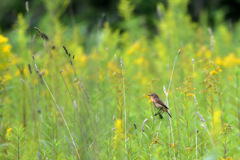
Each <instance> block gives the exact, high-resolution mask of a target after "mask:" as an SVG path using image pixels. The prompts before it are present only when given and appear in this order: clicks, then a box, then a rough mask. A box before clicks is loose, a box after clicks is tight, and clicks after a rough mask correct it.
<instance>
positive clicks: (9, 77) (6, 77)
mask: <svg viewBox="0 0 240 160" xmlns="http://www.w3.org/2000/svg"><path fill="white" fill-rule="evenodd" d="M4 79H5V80H6V81H8V80H12V76H11V75H10V74H6V75H4Z"/></svg>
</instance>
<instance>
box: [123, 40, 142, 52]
mask: <svg viewBox="0 0 240 160" xmlns="http://www.w3.org/2000/svg"><path fill="white" fill-rule="evenodd" d="M145 51H146V48H144V47H142V42H141V41H137V42H135V43H134V44H133V45H131V46H130V47H129V49H128V50H127V54H128V55H132V54H134V53H139V52H145Z"/></svg>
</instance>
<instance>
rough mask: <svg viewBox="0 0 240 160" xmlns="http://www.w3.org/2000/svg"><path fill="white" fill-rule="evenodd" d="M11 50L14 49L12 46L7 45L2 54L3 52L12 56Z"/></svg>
mask: <svg viewBox="0 0 240 160" xmlns="http://www.w3.org/2000/svg"><path fill="white" fill-rule="evenodd" d="M11 48H12V46H11V45H10V44H6V45H5V46H4V47H3V48H2V52H3V53H6V54H10V52H11Z"/></svg>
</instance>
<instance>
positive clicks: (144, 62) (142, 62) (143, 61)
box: [134, 57, 148, 66]
mask: <svg viewBox="0 0 240 160" xmlns="http://www.w3.org/2000/svg"><path fill="white" fill-rule="evenodd" d="M134 63H135V64H137V65H141V66H142V65H144V66H146V65H148V61H147V60H146V59H145V58H144V57H139V58H138V59H136V60H134Z"/></svg>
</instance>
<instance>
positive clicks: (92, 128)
mask: <svg viewBox="0 0 240 160" xmlns="http://www.w3.org/2000/svg"><path fill="white" fill-rule="evenodd" d="M59 2H61V3H57V4H53V2H52V1H43V3H44V5H45V7H46V9H47V10H46V15H45V16H44V17H42V18H41V21H40V22H39V23H38V24H39V25H38V26H35V28H34V27H30V24H31V22H30V21H31V8H30V11H29V12H27V13H28V14H26V15H22V14H19V16H18V19H17V21H16V23H15V25H14V26H13V28H12V30H11V31H10V32H8V33H0V159H4V160H5V159H6V160H7V159H39V160H41V159H66V160H67V159H111V160H112V159H182V160H185V159H206V160H208V159H209V160H210V159H214V160H215V159H234V160H235V159H240V93H239V91H240V87H239V82H240V75H239V74H240V42H239V40H240V39H239V37H240V22H239V23H236V24H234V25H233V26H232V24H230V23H229V22H224V21H223V15H222V13H221V12H218V13H216V19H215V22H216V24H217V25H216V26H215V27H214V28H210V27H208V26H207V22H206V21H207V16H208V15H207V13H203V14H202V15H201V19H200V22H199V23H194V22H192V21H191V18H190V16H189V15H188V14H187V11H186V8H187V0H184V1H180V0H179V1H174V0H169V2H168V8H164V7H163V5H162V4H159V5H158V6H156V8H157V9H156V12H157V14H158V17H159V18H158V19H155V24H156V26H157V31H149V30H148V29H147V28H146V27H145V23H146V20H145V19H144V18H142V17H135V16H134V14H133V10H134V6H133V5H132V4H131V3H130V2H129V1H128V0H121V1H120V3H119V6H118V10H119V15H120V16H121V18H122V20H121V26H122V28H121V30H120V29H117V28H112V27H111V25H110V24H109V23H108V22H107V21H105V20H103V19H104V18H103V17H100V18H99V21H98V22H96V27H95V29H93V31H92V32H91V34H89V33H88V32H86V30H87V27H86V24H85V23H84V22H77V21H73V20H69V21H70V22H69V23H70V24H69V25H64V24H62V23H61V22H60V21H59V17H60V16H61V14H62V13H63V11H64V9H66V6H67V3H69V1H66V0H59ZM63 2H66V3H63ZM62 4H63V5H62ZM72 18H74V17H72ZM153 32H154V33H155V34H151V33H153ZM153 92H155V93H157V94H158V95H159V97H160V98H161V99H162V101H163V102H164V103H165V104H166V105H167V106H168V107H169V112H170V113H171V115H172V118H169V117H168V115H167V114H166V113H163V115H162V116H163V119H160V118H159V116H154V114H155V113H156V112H157V109H156V108H155V107H154V105H153V103H152V102H151V100H150V98H149V97H148V95H149V94H151V93H153Z"/></svg>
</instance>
